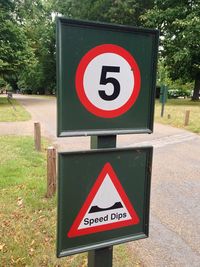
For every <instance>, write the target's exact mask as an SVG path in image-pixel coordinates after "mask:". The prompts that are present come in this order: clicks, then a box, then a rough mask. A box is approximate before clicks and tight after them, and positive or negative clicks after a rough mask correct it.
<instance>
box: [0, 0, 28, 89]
mask: <svg viewBox="0 0 200 267" xmlns="http://www.w3.org/2000/svg"><path fill="white" fill-rule="evenodd" d="M0 8H1V15H0V25H1V27H0V76H1V77H3V79H4V80H5V81H7V82H8V83H9V84H10V85H11V86H12V88H13V89H14V90H17V89H18V86H17V81H18V75H19V73H20V71H21V70H22V69H23V67H24V65H25V64H26V61H27V60H28V57H29V55H28V52H27V47H28V45H27V42H26V36H25V34H24V32H23V30H22V29H21V28H20V26H19V25H18V24H17V23H16V20H15V19H14V10H15V4H14V2H13V1H11V0H0Z"/></svg>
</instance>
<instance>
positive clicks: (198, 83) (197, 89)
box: [192, 74, 200, 101]
mask: <svg viewBox="0 0 200 267" xmlns="http://www.w3.org/2000/svg"><path fill="white" fill-rule="evenodd" d="M199 94H200V74H199V75H197V76H196V79H195V83H194V92H193V96H192V100H193V101H195V100H199Z"/></svg>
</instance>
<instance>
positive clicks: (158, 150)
mask: <svg viewBox="0 0 200 267" xmlns="http://www.w3.org/2000/svg"><path fill="white" fill-rule="evenodd" d="M16 98H18V99H19V101H20V102H21V103H22V104H23V106H24V107H25V108H26V109H27V110H28V111H29V112H30V113H31V114H32V121H31V122H30V123H32V122H33V121H39V122H40V123H41V126H42V133H43V135H45V136H47V137H49V138H51V139H52V141H53V143H54V145H56V146H57V148H58V150H60V151H61V150H65V151H71V150H77V149H78V150H82V149H89V146H90V139H89V137H74V138H59V140H58V138H56V101H55V98H41V97H32V96H30V97H28V96H20V95H17V96H16ZM199 123H200V122H199ZM31 127H32V126H31ZM146 145H153V147H154V157H153V171H152V185H151V212H150V214H151V215H150V237H149V238H147V239H143V240H139V241H135V242H131V243H128V246H129V248H130V250H131V251H132V253H133V255H137V258H138V259H139V261H140V263H141V265H142V266H147V267H151V266H152V267H156V266H158V267H164V266H167V267H169V266H181V267H190V266H191V267H199V266H200V205H199V202H200V136H199V135H196V134H193V133H190V132H187V131H184V130H180V129H176V128H172V127H168V126H163V125H159V124H155V129H154V134H151V135H141V134H140V135H122V136H118V138H117V146H118V147H131V146H146ZM122 267H123V266H122Z"/></svg>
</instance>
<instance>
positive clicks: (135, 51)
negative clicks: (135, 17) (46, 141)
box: [56, 17, 158, 136]
mask: <svg viewBox="0 0 200 267" xmlns="http://www.w3.org/2000/svg"><path fill="white" fill-rule="evenodd" d="M56 49H57V52H56V53H57V104H58V105H57V106H58V109H57V110H58V136H85V135H105V134H124V133H151V132H152V130H153V115H154V101H155V83H156V62H157V51H158V31H156V30H149V29H141V28H134V27H128V26H120V25H113V24H104V23H102V24H101V23H95V22H88V21H79V20H70V19H65V18H62V17H59V18H58V19H57V43H56Z"/></svg>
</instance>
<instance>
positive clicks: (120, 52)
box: [76, 44, 140, 118]
mask: <svg viewBox="0 0 200 267" xmlns="http://www.w3.org/2000/svg"><path fill="white" fill-rule="evenodd" d="M139 90H140V71H139V68H138V65H137V63H136V61H135V59H134V58H133V56H132V55H131V54H130V53H129V52H128V51H127V50H125V49H124V48H122V47H120V46H117V45H111V44H105V45H100V46H97V47H95V48H93V49H91V50H90V51H89V52H88V53H87V54H86V55H85V56H84V57H83V58H82V59H81V61H80V63H79V66H78V68H77V72H76V91H77V94H78V97H79V99H80V101H81V103H82V104H83V105H84V106H85V108H86V109H87V110H88V111H89V112H91V113H92V114H94V115H96V116H99V117H104V118H114V117H117V116H120V115H122V114H123V113H125V112H126V111H128V110H129V109H130V108H131V106H132V105H133V104H134V102H135V100H136V99H137V96H138V94H139Z"/></svg>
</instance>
